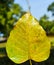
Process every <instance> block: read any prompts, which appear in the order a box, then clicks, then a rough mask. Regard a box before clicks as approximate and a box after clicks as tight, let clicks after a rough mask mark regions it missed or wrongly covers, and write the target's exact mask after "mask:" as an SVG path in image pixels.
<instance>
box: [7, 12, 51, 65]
mask: <svg viewBox="0 0 54 65" xmlns="http://www.w3.org/2000/svg"><path fill="white" fill-rule="evenodd" d="M50 47H51V45H50V41H49V40H48V38H47V36H46V33H45V31H44V30H43V28H42V27H41V26H40V25H39V23H38V21H37V20H36V19H35V18H34V17H33V16H32V15H31V14H30V13H26V14H25V15H24V16H22V18H20V19H19V21H18V22H17V23H16V26H15V27H14V29H13V30H12V31H11V33H10V36H9V38H8V41H7V45H6V51H7V54H8V57H9V58H10V59H11V60H12V61H13V62H15V63H18V64H20V63H23V62H25V61H27V60H29V59H31V60H34V61H37V62H41V61H44V60H46V59H47V58H48V57H49V54H50Z"/></svg>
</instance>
